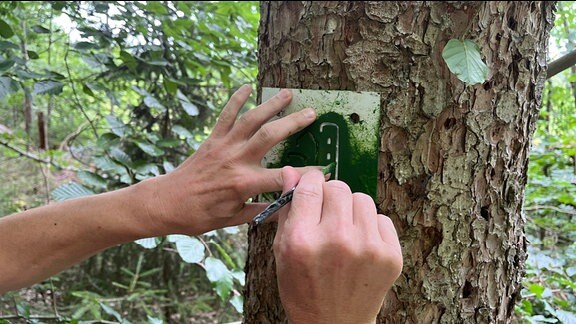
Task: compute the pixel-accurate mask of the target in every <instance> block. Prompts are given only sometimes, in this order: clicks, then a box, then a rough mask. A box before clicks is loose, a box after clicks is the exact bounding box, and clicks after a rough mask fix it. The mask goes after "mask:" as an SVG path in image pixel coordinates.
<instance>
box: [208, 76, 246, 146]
mask: <svg viewBox="0 0 576 324" xmlns="http://www.w3.org/2000/svg"><path fill="white" fill-rule="evenodd" d="M251 93H252V87H250V86H249V85H247V84H245V85H243V86H241V87H240V89H238V90H236V92H234V94H233V95H232V97H230V100H229V101H228V103H227V104H226V106H225V107H224V109H222V113H220V117H218V121H217V122H216V125H215V126H214V130H213V131H212V134H213V136H217V137H218V136H224V135H226V134H228V132H230V130H231V129H232V127H233V126H234V123H235V122H236V117H238V112H239V111H240V109H242V107H243V106H244V103H246V100H248V97H250V94H251Z"/></svg>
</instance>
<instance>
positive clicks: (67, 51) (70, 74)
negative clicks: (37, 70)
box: [64, 46, 98, 137]
mask: <svg viewBox="0 0 576 324" xmlns="http://www.w3.org/2000/svg"><path fill="white" fill-rule="evenodd" d="M68 53H70V46H67V47H66V54H64V65H65V66H66V72H67V73H68V79H69V80H70V87H71V88H72V93H73V94H74V103H75V104H76V106H77V107H78V109H80V111H81V112H82V115H84V118H86V120H87V121H88V123H89V124H90V127H91V128H92V131H93V132H94V136H96V137H98V132H97V131H96V126H94V123H93V122H92V120H91V119H90V117H88V114H86V111H85V110H84V107H83V106H82V104H81V103H80V99H78V93H77V92H76V87H75V86H74V81H73V80H72V73H71V72H70V65H69V64H68Z"/></svg>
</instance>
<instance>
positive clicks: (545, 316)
mask: <svg viewBox="0 0 576 324" xmlns="http://www.w3.org/2000/svg"><path fill="white" fill-rule="evenodd" d="M551 36H552V37H551V40H550V49H551V53H550V55H549V56H550V60H554V59H557V58H558V57H560V56H562V55H564V54H566V53H568V52H570V51H573V50H575V49H576V3H575V2H573V1H559V2H558V11H557V13H556V21H555V26H554V28H553V29H552V32H551ZM552 50H555V53H552ZM524 210H525V213H526V218H527V222H526V235H527V238H528V242H529V246H528V260H527V263H526V277H525V279H524V289H523V291H522V300H521V302H520V304H519V305H518V306H517V307H516V311H517V313H518V314H519V315H520V316H521V317H522V318H523V320H524V322H527V323H576V222H575V221H576V67H575V66H573V67H572V68H571V69H568V70H566V71H564V72H563V73H562V74H560V75H557V76H555V77H552V78H551V79H549V80H548V81H547V82H546V86H545V89H544V97H543V99H542V107H541V110H540V118H539V120H538V123H537V129H536V133H535V134H534V139H533V143H532V151H531V154H530V162H529V165H528V185H527V187H526V196H525V201H524Z"/></svg>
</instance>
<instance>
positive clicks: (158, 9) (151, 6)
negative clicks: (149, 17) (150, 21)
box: [146, 1, 168, 16]
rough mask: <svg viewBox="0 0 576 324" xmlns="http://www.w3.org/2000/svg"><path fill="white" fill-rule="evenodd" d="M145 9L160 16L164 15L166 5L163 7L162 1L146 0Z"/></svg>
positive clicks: (166, 11)
mask: <svg viewBox="0 0 576 324" xmlns="http://www.w3.org/2000/svg"><path fill="white" fill-rule="evenodd" d="M146 9H148V10H149V11H150V12H152V13H154V14H157V15H160V16H163V15H166V14H167V13H168V10H167V9H166V7H164V5H162V3H160V2H159V1H148V2H147V4H146Z"/></svg>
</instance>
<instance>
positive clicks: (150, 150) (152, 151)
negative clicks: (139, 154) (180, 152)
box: [135, 141, 164, 156]
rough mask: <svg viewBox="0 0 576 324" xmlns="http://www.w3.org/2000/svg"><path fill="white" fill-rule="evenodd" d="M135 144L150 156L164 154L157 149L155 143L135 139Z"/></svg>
mask: <svg viewBox="0 0 576 324" xmlns="http://www.w3.org/2000/svg"><path fill="white" fill-rule="evenodd" d="M135 143H136V145H138V147H139V148H140V149H141V150H142V151H144V153H146V154H148V155H150V156H161V155H164V151H163V150H161V149H159V148H158V147H157V146H156V145H153V144H150V143H146V142H140V141H135Z"/></svg>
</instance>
